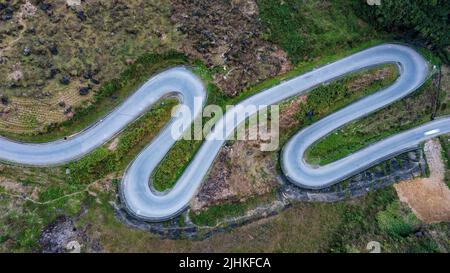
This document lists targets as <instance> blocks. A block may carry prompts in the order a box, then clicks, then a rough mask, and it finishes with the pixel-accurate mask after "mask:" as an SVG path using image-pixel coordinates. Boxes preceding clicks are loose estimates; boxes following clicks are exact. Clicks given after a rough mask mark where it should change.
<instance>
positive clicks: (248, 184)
mask: <svg viewBox="0 0 450 273" xmlns="http://www.w3.org/2000/svg"><path fill="white" fill-rule="evenodd" d="M275 164H276V160H274V158H273V154H272V153H267V152H262V151H261V150H260V142H259V141H236V142H235V143H234V144H233V145H231V146H225V147H224V148H223V149H222V151H221V152H220V154H219V156H218V158H217V160H216V162H215V164H214V166H213V168H212V170H211V173H210V175H209V176H208V179H207V181H205V183H203V185H202V187H201V189H200V191H199V193H198V194H197V196H196V197H195V198H194V199H193V201H192V204H191V208H192V210H193V211H198V210H201V209H203V208H206V207H208V206H211V205H214V204H218V203H224V202H242V201H244V200H246V199H247V198H249V197H253V196H257V195H263V194H266V193H268V192H270V191H271V190H272V189H273V188H274V187H275V185H276V184H277V181H276V178H275V177H276V168H275Z"/></svg>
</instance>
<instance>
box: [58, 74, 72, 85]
mask: <svg viewBox="0 0 450 273" xmlns="http://www.w3.org/2000/svg"><path fill="white" fill-rule="evenodd" d="M59 82H60V83H62V84H65V85H67V84H69V83H70V77H69V76H67V75H64V76H62V78H61V79H60V80H59Z"/></svg>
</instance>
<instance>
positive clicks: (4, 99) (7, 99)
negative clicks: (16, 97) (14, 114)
mask: <svg viewBox="0 0 450 273" xmlns="http://www.w3.org/2000/svg"><path fill="white" fill-rule="evenodd" d="M0 100H1V102H2V104H3V105H8V104H9V98H8V97H7V96H5V95H3V96H2V98H1V99H0Z"/></svg>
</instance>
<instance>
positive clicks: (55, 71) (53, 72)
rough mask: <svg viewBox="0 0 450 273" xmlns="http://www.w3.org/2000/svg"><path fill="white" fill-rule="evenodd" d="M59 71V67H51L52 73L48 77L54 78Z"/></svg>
mask: <svg viewBox="0 0 450 273" xmlns="http://www.w3.org/2000/svg"><path fill="white" fill-rule="evenodd" d="M58 73H59V69H57V68H52V69H50V73H49V75H48V79H54V78H55V76H56V75H57V74H58Z"/></svg>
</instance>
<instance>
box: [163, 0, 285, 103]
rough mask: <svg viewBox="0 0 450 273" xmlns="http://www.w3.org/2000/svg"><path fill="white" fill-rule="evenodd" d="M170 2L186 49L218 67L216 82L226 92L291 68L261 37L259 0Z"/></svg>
mask: <svg viewBox="0 0 450 273" xmlns="http://www.w3.org/2000/svg"><path fill="white" fill-rule="evenodd" d="M171 2H172V6H173V11H172V16H171V19H172V21H173V22H174V23H175V24H176V26H177V29H178V30H179V31H180V32H181V33H182V34H184V35H185V36H186V37H187V38H188V39H187V40H186V42H185V43H183V45H182V48H183V51H184V52H186V53H187V54H188V55H189V56H191V57H193V58H197V59H200V60H202V61H203V62H204V63H206V65H207V66H208V67H214V68H216V70H217V72H218V73H216V74H215V76H214V81H215V83H216V84H217V85H218V86H219V87H220V88H221V89H222V90H223V91H224V92H225V93H226V94H227V95H231V96H233V95H236V94H238V93H239V92H240V91H241V90H242V89H244V88H245V87H247V86H249V85H251V84H254V83H256V82H259V81H261V80H264V79H267V78H270V77H273V76H275V75H278V74H280V73H283V72H286V71H288V70H289V69H290V67H291V65H290V62H289V60H288V59H287V55H286V53H285V52H284V51H282V50H281V49H280V48H279V47H278V46H276V45H274V44H272V43H270V42H268V41H266V40H264V39H263V38H262V35H263V28H262V25H261V23H260V21H259V19H258V6H257V4H256V1H254V0H232V1H221V0H212V1H208V0H195V1H189V0H172V1H171Z"/></svg>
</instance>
